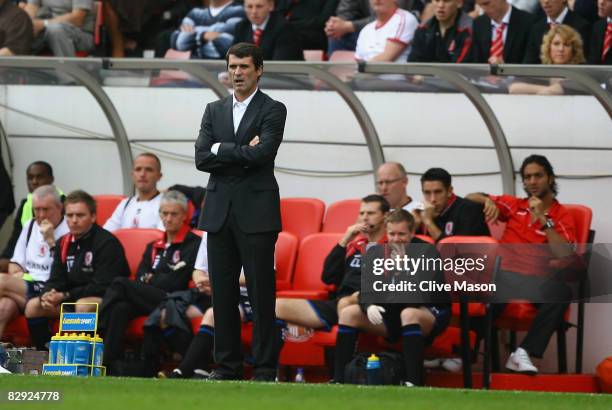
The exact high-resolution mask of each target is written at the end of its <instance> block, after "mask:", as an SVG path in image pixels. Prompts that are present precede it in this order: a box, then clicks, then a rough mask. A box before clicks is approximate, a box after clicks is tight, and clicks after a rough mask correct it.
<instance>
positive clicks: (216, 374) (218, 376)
mask: <svg viewBox="0 0 612 410" xmlns="http://www.w3.org/2000/svg"><path fill="white" fill-rule="evenodd" d="M206 380H212V381H225V380H242V378H241V377H239V376H236V375H231V374H223V373H219V372H217V371H213V372H212V373H211V374H210V376H208V377H207V378H206Z"/></svg>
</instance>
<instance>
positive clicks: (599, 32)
mask: <svg viewBox="0 0 612 410" xmlns="http://www.w3.org/2000/svg"><path fill="white" fill-rule="evenodd" d="M607 24H608V21H607V20H606V18H602V19H599V20H597V23H595V24H594V25H593V32H592V33H591V47H590V48H589V50H590V54H589V58H588V63H589V64H605V65H612V50H610V51H608V54H606V60H605V61H601V52H602V51H603V43H604V39H605V36H606V25H607Z"/></svg>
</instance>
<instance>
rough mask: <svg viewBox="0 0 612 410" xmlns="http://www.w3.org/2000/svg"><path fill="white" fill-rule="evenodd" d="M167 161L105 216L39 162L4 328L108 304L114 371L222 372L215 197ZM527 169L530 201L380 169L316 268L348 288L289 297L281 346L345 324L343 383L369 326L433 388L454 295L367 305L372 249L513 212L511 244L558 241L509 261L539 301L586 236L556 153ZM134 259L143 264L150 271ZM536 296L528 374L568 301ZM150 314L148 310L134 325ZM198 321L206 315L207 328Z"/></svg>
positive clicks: (135, 175)
mask: <svg viewBox="0 0 612 410" xmlns="http://www.w3.org/2000/svg"><path fill="white" fill-rule="evenodd" d="M247 1H248V0H247ZM161 171H162V164H161V162H160V160H159V158H158V157H157V156H156V155H155V154H152V153H142V154H140V155H138V156H137V157H136V158H135V160H134V164H133V170H132V180H133V183H134V188H135V192H136V194H135V195H134V196H132V197H129V198H125V199H123V200H122V201H120V202H118V204H117V206H116V208H115V210H114V212H113V213H112V215H111V216H110V217H109V218H108V220H106V221H102V220H100V219H99V218H98V216H97V204H96V200H95V199H94V197H92V196H91V195H89V194H88V193H87V192H84V191H82V190H76V191H73V192H70V193H68V194H67V195H64V194H63V192H62V191H61V190H60V189H59V188H58V187H59V186H60V185H61V181H58V182H57V184H56V181H54V177H53V169H52V167H51V165H50V164H48V163H46V162H44V161H36V162H34V163H32V164H30V166H28V168H27V170H26V175H27V184H28V192H29V194H28V195H27V197H26V198H24V199H23V200H22V202H21V203H20V205H19V207H18V210H17V213H16V216H15V222H14V226H13V235H12V237H11V240H10V241H9V243H8V244H7V246H6V248H5V249H4V250H3V252H2V259H1V260H0V272H2V273H0V338H2V335H3V333H4V331H5V329H7V327H8V326H9V324H10V323H11V321H13V320H15V318H17V317H18V316H19V315H24V316H25V318H26V319H27V325H28V329H29V333H30V337H31V340H32V343H33V344H34V345H35V346H36V348H37V349H40V350H45V349H47V348H48V344H49V341H50V337H51V333H52V329H53V328H52V324H53V320H54V319H57V318H58V316H59V306H60V305H61V303H64V302H77V303H80V305H76V310H77V311H91V310H93V309H94V307H95V304H99V306H100V310H99V313H100V317H99V323H100V326H99V329H100V331H101V335H102V336H103V338H104V347H105V349H104V364H105V365H106V366H107V369H108V374H110V375H118V376H119V375H128V376H146V377H153V376H156V375H158V376H159V377H171V378H191V377H195V378H212V379H216V377H215V373H214V371H213V372H212V374H211V370H212V369H214V360H213V339H214V333H215V318H214V315H213V308H214V305H213V304H212V299H211V286H210V280H209V275H208V266H209V265H208V255H207V245H206V243H207V240H206V238H207V234H206V232H202V231H197V230H193V229H192V225H191V223H192V220H194V219H196V220H197V218H192V217H193V214H194V209H195V210H197V211H196V212H195V213H196V214H197V213H198V212H205V211H206V206H205V199H203V198H202V195H201V189H193V188H188V187H183V186H180V185H176V186H174V187H171V188H170V189H169V190H167V191H165V192H161V191H160V190H159V189H158V187H157V184H158V182H159V181H160V180H161V178H162V172H161ZM520 175H521V178H522V182H523V185H524V189H525V193H526V196H525V197H520V198H519V197H514V196H510V195H500V196H497V195H491V194H484V193H472V194H468V195H466V196H465V197H460V196H458V195H457V193H456V192H455V191H454V189H453V185H452V176H451V175H450V174H449V173H448V172H447V171H446V170H444V169H442V168H431V169H429V170H427V171H426V172H425V173H424V174H423V175H422V176H421V178H420V184H421V192H422V195H423V196H422V200H421V201H417V200H415V199H413V198H411V197H410V196H408V195H407V193H406V192H407V186H408V176H407V173H406V170H405V169H404V167H403V166H402V165H401V164H399V163H395V162H389V163H385V164H383V165H381V166H380V167H379V168H378V169H377V171H376V186H377V192H376V193H372V194H368V195H365V196H364V197H363V198H362V199H361V200H360V202H359V207H358V216H357V220H356V221H354V222H353V223H349V224H347V225H348V226H345V227H344V228H343V229H344V233H343V234H340V235H338V240H337V242H336V243H335V245H334V246H333V247H331V248H330V250H329V254H327V256H326V257H325V258H324V263H323V264H322V266H320V267H319V268H320V269H321V271H320V272H311V273H310V274H311V276H314V277H316V276H317V275H320V278H321V281H322V282H323V283H325V284H327V285H332V286H333V289H335V290H334V291H332V292H330V293H329V295H328V297H327V298H326V299H321V298H318V297H302V296H300V297H279V298H277V300H276V319H277V320H276V326H277V329H276V332H275V333H274V334H271V335H269V337H270V338H272V339H274V340H275V346H276V347H277V351H276V354H277V355H280V354H281V352H282V350H283V348H284V345H286V343H287V340H289V339H290V338H289V335H290V334H291V329H295V327H296V326H301V327H304V328H307V329H309V331H312V330H313V329H314V330H319V331H324V332H329V331H331V330H332V328H334V327H337V336H336V341H335V349H333V358H332V359H330V361H329V362H328V364H329V367H330V374H331V375H333V377H332V381H333V382H337V383H343V382H346V381H348V380H347V377H348V376H347V373H346V372H345V369H346V367H347V364H348V363H349V362H351V360H352V359H353V357H354V355H355V350H356V345H357V343H358V340H359V334H360V333H370V334H374V335H378V336H384V337H385V338H386V339H387V340H388V341H389V342H399V346H400V350H401V351H402V354H401V357H402V359H401V360H402V362H403V367H404V369H405V375H404V380H403V381H404V383H405V384H406V385H408V386H412V385H423V384H424V383H425V380H424V376H423V375H424V371H423V369H424V359H425V348H426V347H427V346H428V345H430V344H431V343H432V342H433V341H434V340H435V339H436V337H438V336H439V335H440V334H442V333H443V332H444V331H445V330H446V328H447V327H448V326H449V322H450V320H451V316H452V310H451V304H450V299H446V298H444V299H443V300H440V299H438V300H435V301H430V302H423V303H420V304H415V303H403V304H402V303H393V304H385V303H380V304H378V303H369V302H367V301H365V300H364V299H363V298H362V295H361V294H360V289H361V274H362V269H361V268H362V263H363V261H364V258H365V255H366V253H367V252H369V251H370V250H371V249H376V247H377V246H380V245H388V246H389V249H392V252H396V253H397V254H399V255H402V254H408V255H411V252H413V253H415V255H416V253H417V252H420V251H422V250H423V249H425V252H426V254H428V255H437V251H436V247H435V244H436V243H439V242H440V241H444V240H448V238H451V237H453V236H478V237H482V236H490V234H491V233H490V230H489V226H491V225H490V224H492V223H496V222H497V221H500V222H503V223H505V230H504V232H503V235H501V236H500V238H499V242H500V243H502V244H539V245H545V248H546V250H545V251H542V253H540V254H537V255H536V254H534V255H525V254H522V255H514V256H513V255H509V256H508V257H506V258H504V259H502V266H501V271H500V274H499V277H498V280H499V281H500V283H503V284H504V285H503V286H506V287H507V288H508V289H513V290H514V293H512V295H511V296H510V297H509V298H513V299H516V298H517V293H516V292H522V293H524V294H521V295H519V296H521V297H520V298H521V299H527V300H534V299H533V298H534V296H533V294H532V293H530V289H535V288H538V289H541V288H542V286H544V284H543V283H542V281H541V276H542V275H543V274H545V273H547V272H545V270H546V269H544V268H542V269H540V268H541V267H542V266H543V265H542V258H543V259H544V260H546V261H548V260H550V259H553V258H563V257H566V256H568V255H569V254H570V253H572V252H573V251H571V250H569V249H570V247H568V246H566V245H568V244H570V245H571V244H576V242H577V233H576V225H575V222H574V219H573V217H572V215H571V214H570V212H569V211H568V209H566V207H564V206H563V205H561V204H560V203H559V202H558V201H557V199H556V194H557V184H556V181H555V173H554V170H553V167H552V165H551V164H550V162H549V161H548V160H547V159H546V158H545V157H543V156H541V155H535V154H534V155H530V156H528V157H527V158H525V159H524V161H523V163H522V166H521V168H520ZM181 191H182V192H181ZM125 229H142V230H147V231H151V230H155V231H154V232H156V235H157V236H156V238H157V239H154V240H152V241H150V242H149V243H148V244H147V245H146V247H145V248H144V253H142V254H140V253H138V254H135V255H134V254H130V249H131V247H125V248H124V246H125V243H124V242H122V241H121V235H120V234H121V232H122V231H124V230H125ZM304 242H306V241H304ZM546 245H548V246H546ZM373 246H374V247H373ZM423 247H424V248H423ZM417 249H418V250H417ZM539 249H542V248H539ZM277 252H278V249H277ZM276 258H277V265H278V263H279V259H278V255H277V257H276ZM129 260H139V264H138V267H137V268H135V267H132V266H131V264H130V263H129V262H128V261H129ZM426 273H427V272H426ZM428 273H430V274H431V280H432V281H437V282H444V280H445V279H444V277H443V276H444V275H442V272H441V271H432V272H428ZM539 280H540V281H539ZM240 284H241V285H242V286H241V290H240V303H239V305H238V306H237V309H238V310H239V312H240V317H241V318H242V321H243V322H249V321H250V320H251V306H250V302H249V296H248V292H247V291H246V287H245V286H244V285H245V282H244V276H243V275H242V276H241V279H240ZM556 286H559V283H557V284H556ZM555 291H556V292H559V293H563V292H564V290H563V289H561V290H559V289H557V290H555ZM534 301H535V300H534ZM504 302H505V301H504ZM540 302H541V301H540ZM534 306H535V308H536V309H537V314H536V315H535V318H534V320H533V323H532V325H531V326H530V328H529V331H528V333H527V336H526V338H525V339H524V340H523V342H522V343H521V345H520V346H519V347H517V348H516V350H515V351H513V352H512V353H511V354H510V356H509V358H508V360H507V363H506V367H507V368H508V369H510V370H512V371H515V372H520V373H528V374H535V373H537V372H538V368H537V367H536V365H535V364H534V363H533V361H532V359H533V358H540V357H542V355H543V354H544V351H545V350H546V347H547V345H548V342H549V340H550V338H551V336H552V334H553V333H554V332H555V331H556V330H557V329H558V328H559V327H560V326H561V324H562V323H563V320H564V314H565V312H566V310H567V307H568V303H567V302H566V301H563V302H558V303H537V304H535V305H534ZM505 307H506V305H505V304H504V303H499V304H497V305H496V309H495V315H496V316H499V315H502V314H503V312H504V309H505ZM139 317H146V320H144V321H140V322H137V323H136V324H134V320H135V319H137V318H139ZM200 318H201V319H200ZM192 320H197V321H198V323H199V326H198V328H197V331H196V332H195V335H194V332H193V331H192ZM200 320H201V321H200ZM134 326H136V327H138V328H139V331H140V332H141V334H140V339H139V340H138V342H137V343H131V349H130V351H131V352H133V353H134V355H135V357H134V355H133V357H131V359H130V358H129V357H127V356H126V354H125V353H126V346H125V343H124V340H125V339H124V334H125V333H126V330H127V329H128V328H130V327H134ZM476 331H477V333H478V331H479V329H476ZM132 342H133V341H132ZM168 355H173V356H172V357H173V358H174V362H175V363H177V362H178V363H179V364H178V366H177V367H176V368H175V369H174V370H172V371H167V370H168V369H163V368H162V367H161V364H162V362H163V361H164V360H163V359H162V358H167V357H168ZM452 360H455V362H456V359H451V362H448V363H446V364H445V365H444V364H443V367H445V368H447V369H454V370H458V366H457V365H456V363H455V364H453V363H452ZM164 370H166V371H164Z"/></svg>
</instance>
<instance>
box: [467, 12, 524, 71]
mask: <svg viewBox="0 0 612 410" xmlns="http://www.w3.org/2000/svg"><path fill="white" fill-rule="evenodd" d="M476 4H477V5H478V6H479V7H480V8H481V9H482V10H483V12H484V14H483V15H481V16H480V17H478V18H477V19H476V20H474V43H473V47H472V57H471V58H472V61H473V62H475V63H489V64H504V63H506V64H520V63H521V62H522V61H523V58H524V55H525V49H526V47H527V40H528V39H529V30H531V26H532V25H533V16H532V15H531V14H529V13H527V12H524V11H522V10H520V9H517V8H516V7H514V6H510V5H509V4H508V3H507V2H506V0H476Z"/></svg>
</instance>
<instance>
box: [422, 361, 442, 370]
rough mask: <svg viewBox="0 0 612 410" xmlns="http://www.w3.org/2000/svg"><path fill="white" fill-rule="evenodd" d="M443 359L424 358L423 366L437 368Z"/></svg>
mask: <svg viewBox="0 0 612 410" xmlns="http://www.w3.org/2000/svg"><path fill="white" fill-rule="evenodd" d="M441 363H442V359H431V360H423V367H425V368H426V369H436V368H438V367H440V364H441Z"/></svg>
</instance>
